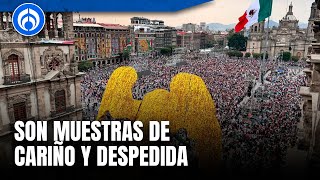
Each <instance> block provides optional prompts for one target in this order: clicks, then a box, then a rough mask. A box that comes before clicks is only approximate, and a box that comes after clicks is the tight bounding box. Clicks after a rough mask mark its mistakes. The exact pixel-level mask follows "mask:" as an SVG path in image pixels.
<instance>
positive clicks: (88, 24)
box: [73, 22, 102, 27]
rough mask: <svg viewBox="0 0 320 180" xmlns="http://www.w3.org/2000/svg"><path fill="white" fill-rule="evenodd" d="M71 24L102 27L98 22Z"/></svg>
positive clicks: (74, 24)
mask: <svg viewBox="0 0 320 180" xmlns="http://www.w3.org/2000/svg"><path fill="white" fill-rule="evenodd" d="M73 26H78V27H102V26H101V25H99V24H94V23H77V22H76V23H73Z"/></svg>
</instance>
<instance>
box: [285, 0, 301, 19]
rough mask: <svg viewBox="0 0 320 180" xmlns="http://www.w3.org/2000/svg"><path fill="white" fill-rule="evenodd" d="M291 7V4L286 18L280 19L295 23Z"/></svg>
mask: <svg viewBox="0 0 320 180" xmlns="http://www.w3.org/2000/svg"><path fill="white" fill-rule="evenodd" d="M292 9H293V5H292V3H291V4H290V6H289V11H288V12H287V14H286V16H285V17H283V18H282V20H285V21H297V18H296V17H295V16H294V15H293V11H292Z"/></svg>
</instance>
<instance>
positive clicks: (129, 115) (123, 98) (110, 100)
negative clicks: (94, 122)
mask: <svg viewBox="0 0 320 180" xmlns="http://www.w3.org/2000/svg"><path fill="white" fill-rule="evenodd" d="M137 79H138V75H137V73H136V71H135V69H134V68H132V67H127V66H125V67H120V68H118V69H116V70H115V71H114V72H113V73H112V75H111V77H110V79H109V81H108V84H107V86H106V89H105V91H104V94H103V98H102V101H101V105H100V108H99V112H98V116H97V119H101V118H102V117H103V116H105V115H106V113H107V112H109V113H110V115H111V116H112V117H113V118H116V119H130V120H135V117H136V115H137V113H138V110H139V106H140V104H141V101H138V100H135V99H133V96H132V88H133V86H134V83H135V82H136V81H137Z"/></svg>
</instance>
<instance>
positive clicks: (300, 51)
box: [247, 4, 313, 58]
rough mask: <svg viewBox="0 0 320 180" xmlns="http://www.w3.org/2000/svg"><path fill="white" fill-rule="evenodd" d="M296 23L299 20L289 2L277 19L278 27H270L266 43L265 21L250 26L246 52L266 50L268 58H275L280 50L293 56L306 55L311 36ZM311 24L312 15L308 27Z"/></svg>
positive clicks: (307, 30) (308, 31)
mask: <svg viewBox="0 0 320 180" xmlns="http://www.w3.org/2000/svg"><path fill="white" fill-rule="evenodd" d="M298 23H299V21H298V20H297V18H296V17H295V16H294V14H293V5H292V4H290V6H289V11H288V12H287V14H286V15H285V16H284V17H283V18H282V19H281V20H280V21H279V27H273V28H271V29H270V33H269V42H268V45H267V43H266V34H267V33H266V30H265V22H261V23H257V24H255V25H253V26H252V27H250V30H249V33H250V34H249V38H248V42H247V52H250V53H263V52H264V51H267V52H268V54H269V57H270V58H277V57H278V56H279V55H280V54H281V53H282V52H291V54H292V55H293V56H297V57H299V58H302V57H306V55H307V52H308V47H309V46H310V44H311V41H312V37H313V36H312V32H311V31H310V30H309V29H300V28H299V26H298ZM311 24H312V16H311V17H310V21H309V27H311Z"/></svg>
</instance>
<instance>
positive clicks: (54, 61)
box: [49, 59, 60, 71]
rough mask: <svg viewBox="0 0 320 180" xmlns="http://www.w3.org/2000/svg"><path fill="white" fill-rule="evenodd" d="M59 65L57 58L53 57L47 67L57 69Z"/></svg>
mask: <svg viewBox="0 0 320 180" xmlns="http://www.w3.org/2000/svg"><path fill="white" fill-rule="evenodd" d="M59 66H60V62H59V61H58V60H57V59H53V60H52V61H51V62H50V63H49V69H50V70H51V71H52V70H53V71H55V70H58V68H59Z"/></svg>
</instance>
